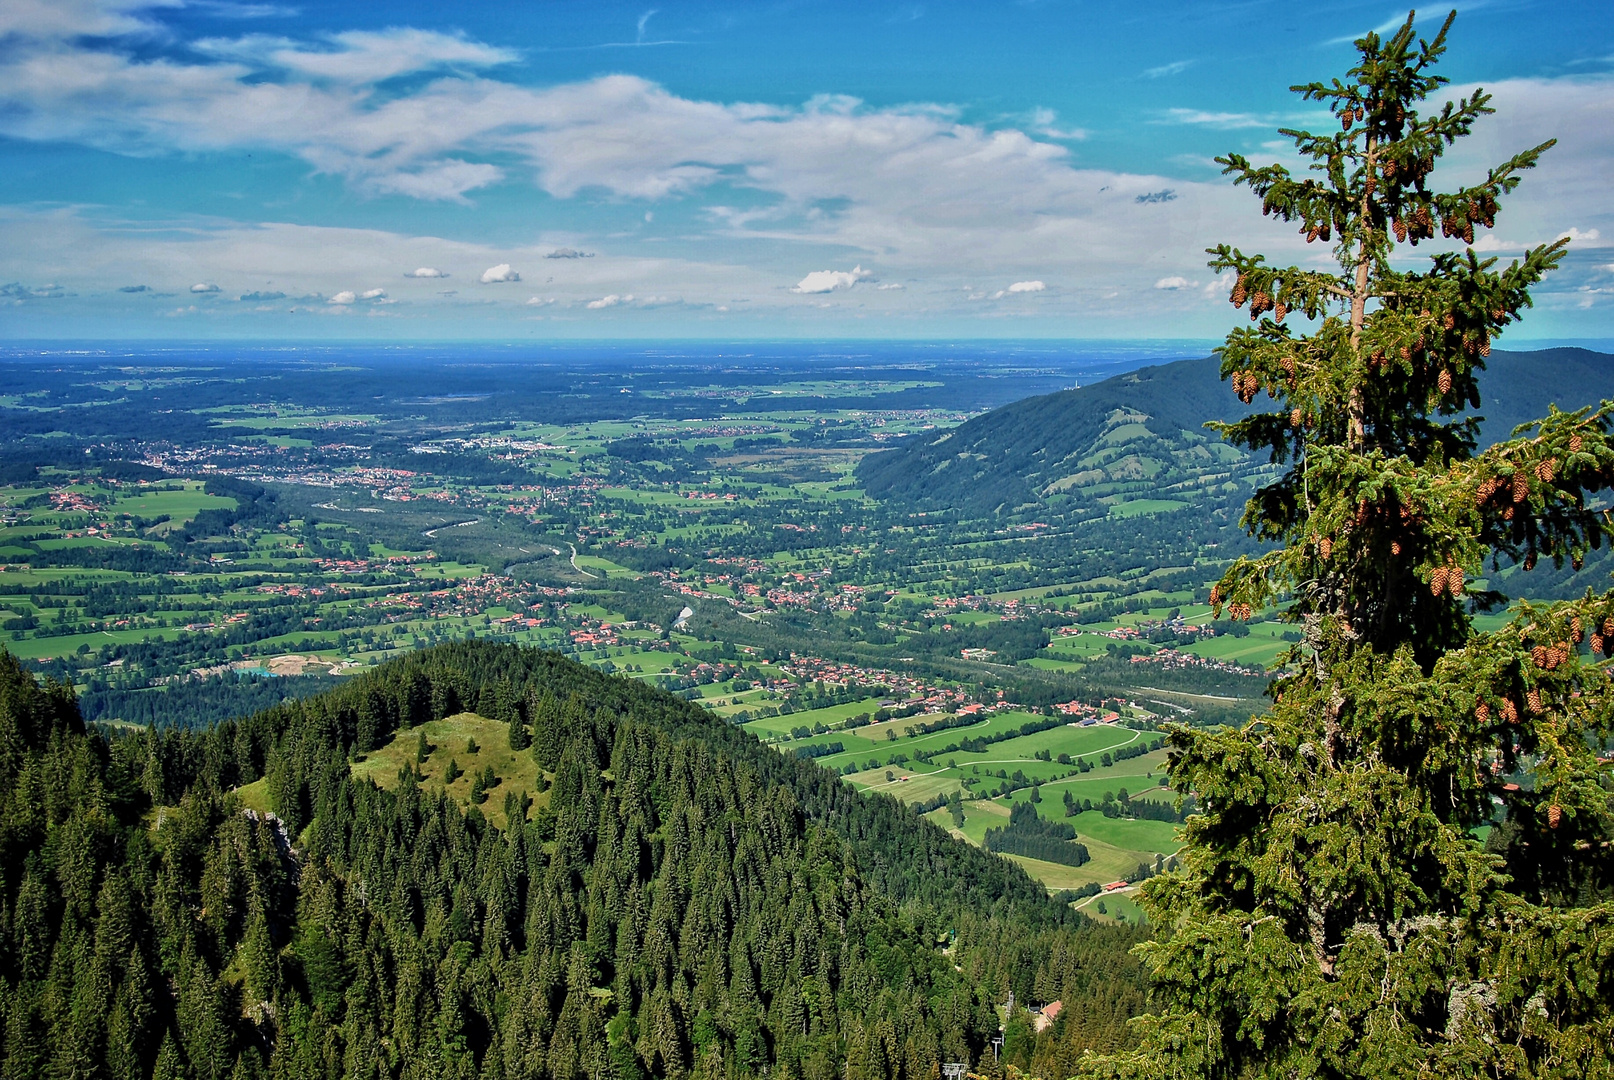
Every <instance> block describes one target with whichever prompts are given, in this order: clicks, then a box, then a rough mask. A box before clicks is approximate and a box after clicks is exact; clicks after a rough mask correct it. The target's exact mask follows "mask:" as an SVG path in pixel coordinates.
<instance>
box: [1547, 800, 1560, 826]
mask: <svg viewBox="0 0 1614 1080" xmlns="http://www.w3.org/2000/svg"><path fill="white" fill-rule="evenodd" d="M1563 819H1564V808H1563V807H1561V806H1559V805H1558V804H1557V803H1553V804H1552V805H1551V806H1549V807H1547V828H1549V829H1556V828H1557V827H1558V823H1559V822H1560V821H1562V820H1563Z"/></svg>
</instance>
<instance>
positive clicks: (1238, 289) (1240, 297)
mask: <svg viewBox="0 0 1614 1080" xmlns="http://www.w3.org/2000/svg"><path fill="white" fill-rule="evenodd" d="M1244 297H1245V292H1244V275H1243V274H1240V275H1239V279H1238V280H1237V281H1235V282H1234V283H1233V295H1232V297H1231V298H1230V299H1231V300H1232V302H1233V306H1234V307H1236V308H1237V307H1243V306H1244Z"/></svg>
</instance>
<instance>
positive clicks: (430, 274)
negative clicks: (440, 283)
mask: <svg viewBox="0 0 1614 1080" xmlns="http://www.w3.org/2000/svg"><path fill="white" fill-rule="evenodd" d="M447 276H448V274H447V273H445V272H444V271H442V270H439V269H437V267H435V266H422V267H420V268H418V269H416V270H411V271H409V273H407V274H405V275H404V277H412V278H445V277H447Z"/></svg>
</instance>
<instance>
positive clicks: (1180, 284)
mask: <svg viewBox="0 0 1614 1080" xmlns="http://www.w3.org/2000/svg"><path fill="white" fill-rule="evenodd" d="M1192 284H1193V282H1191V281H1189V280H1188V279H1187V278H1185V277H1182V276H1181V275H1177V274H1173V275H1172V276H1171V277H1163V278H1161V279H1160V280H1159V281H1157V282H1155V283H1154V287H1155V288H1157V289H1167V290H1176V289H1186V288H1188V287H1189V286H1190V285H1192Z"/></svg>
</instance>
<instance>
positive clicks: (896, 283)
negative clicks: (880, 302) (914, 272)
mask: <svg viewBox="0 0 1614 1080" xmlns="http://www.w3.org/2000/svg"><path fill="white" fill-rule="evenodd" d="M875 288H876V289H879V290H880V291H881V292H885V291H886V290H887V289H902V288H906V286H905V285H903V284H902V283H901V282H900V281H888V282H886V283H885V284H884V285H876V286H875Z"/></svg>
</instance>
